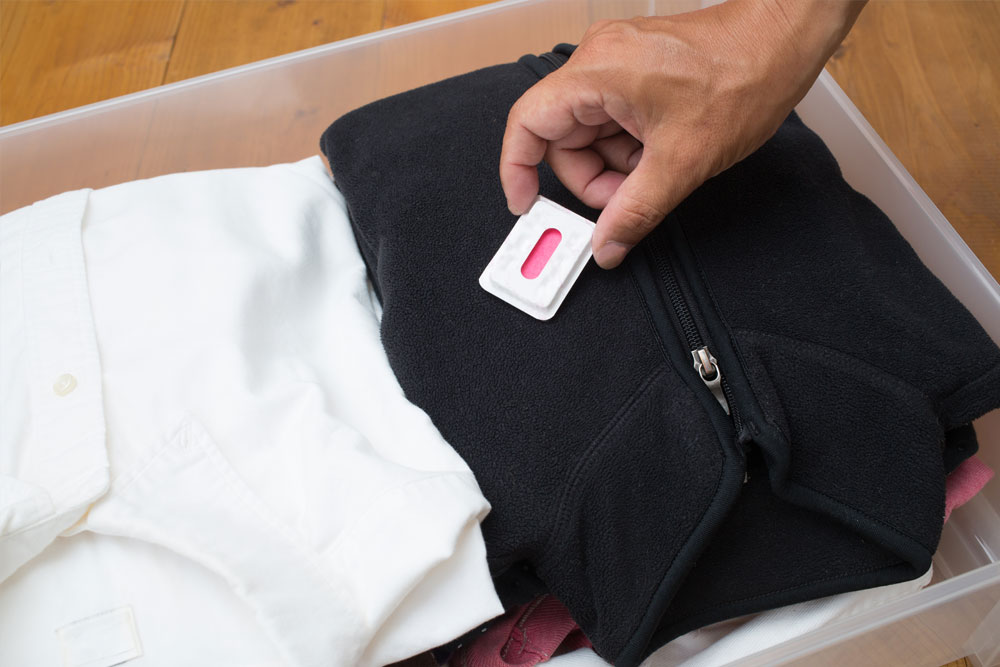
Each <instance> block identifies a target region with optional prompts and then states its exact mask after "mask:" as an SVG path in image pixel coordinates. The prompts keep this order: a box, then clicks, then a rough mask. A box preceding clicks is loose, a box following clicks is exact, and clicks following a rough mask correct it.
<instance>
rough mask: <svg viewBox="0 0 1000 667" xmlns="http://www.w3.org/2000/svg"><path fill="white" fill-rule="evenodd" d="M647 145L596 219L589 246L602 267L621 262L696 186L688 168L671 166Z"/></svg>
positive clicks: (691, 171)
mask: <svg viewBox="0 0 1000 667" xmlns="http://www.w3.org/2000/svg"><path fill="white" fill-rule="evenodd" d="M651 148H652V147H651V146H646V148H645V150H644V151H643V154H642V158H641V159H640V160H639V164H638V165H636V168H635V169H634V170H633V171H632V173H631V174H629V175H628V177H627V178H626V179H625V180H624V181H622V184H621V185H619V186H618V189H617V190H616V191H615V193H614V194H613V195H612V196H611V199H609V200H608V205H607V206H606V207H605V208H604V211H603V212H601V215H600V217H599V218H598V219H597V227H596V228H595V229H594V238H593V240H592V246H593V250H594V260H595V261H596V262H597V264H598V265H599V266H600V267H601V268H604V269H613V268H614V267H616V266H618V265H619V264H621V263H622V261H623V260H624V259H625V255H626V254H628V252H629V250H631V249H632V248H633V246H635V245H636V244H637V243H639V241H641V240H642V239H644V238H645V237H646V235H647V234H649V233H650V232H651V231H653V229H655V228H656V226H657V225H659V224H660V222H661V221H662V220H663V218H665V217H666V216H667V213H669V212H670V211H671V210H673V208H674V207H675V206H677V205H678V204H679V203H680V202H681V201H682V200H683V199H684V197H686V196H687V195H688V194H690V193H691V191H692V190H694V188H695V187H697V185H698V182H697V179H696V178H695V177H693V176H691V174H692V173H693V172H694V170H691V169H683V170H682V169H676V168H671V167H672V165H671V164H670V162H671V161H670V160H669V159H667V158H666V156H665V155H664V154H663V153H661V152H654V151H652V150H651Z"/></svg>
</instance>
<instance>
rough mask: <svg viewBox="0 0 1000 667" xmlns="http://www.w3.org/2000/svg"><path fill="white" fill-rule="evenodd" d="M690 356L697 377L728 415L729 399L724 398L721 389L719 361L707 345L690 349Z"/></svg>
mask: <svg viewBox="0 0 1000 667" xmlns="http://www.w3.org/2000/svg"><path fill="white" fill-rule="evenodd" d="M691 356H692V357H693V358H694V369H695V370H696V371H698V377H700V378H701V381H702V382H704V383H705V386H706V387H708V388H709V390H710V391H711V392H712V396H715V400H717V401H718V402H719V405H721V406H722V409H723V410H725V411H726V414H727V415H728V414H729V401H727V400H726V395H725V394H724V393H723V391H722V371H721V370H719V362H718V361H716V359H715V357H713V356H712V353H711V352H709V351H708V348H707V347H699V348H698V349H697V350H691Z"/></svg>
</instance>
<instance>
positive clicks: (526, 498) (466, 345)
mask: <svg viewBox="0 0 1000 667" xmlns="http://www.w3.org/2000/svg"><path fill="white" fill-rule="evenodd" d="M563 53H564V54H565V53H566V52H565V51H564V52H563ZM557 59H558V55H557V56H552V55H551V54H548V55H547V56H546V57H545V59H539V58H534V57H527V58H524V59H522V61H521V62H519V63H513V64H509V65H501V66H497V67H490V68H487V69H483V70H479V71H476V72H472V73H470V74H466V75H463V76H459V77H455V78H452V79H448V80H445V81H441V82H439V83H435V84H432V85H429V86H425V87H422V88H418V89H416V90H413V91H409V92H406V93H402V94H400V95H396V96H394V97H390V98H387V99H384V100H380V101H377V102H375V103H372V104H370V105H368V106H366V107H363V108H361V109H358V110H356V111H353V112H351V113H349V114H347V115H345V116H343V117H342V118H340V119H339V120H337V121H336V122H335V123H333V125H332V126H331V127H330V128H329V129H328V130H327V131H326V133H325V134H324V136H323V139H322V148H323V151H324V153H325V154H326V156H327V157H328V158H329V160H330V164H331V166H332V171H333V174H334V178H335V180H336V182H337V185H338V187H339V188H340V189H341V191H342V192H343V193H344V195H345V197H346V199H347V203H348V207H349V210H350V214H351V220H352V224H353V226H354V230H355V233H356V236H357V239H358V245H359V247H360V249H361V251H362V254H363V255H364V258H365V260H366V262H367V265H368V268H369V270H370V272H371V276H372V279H373V281H374V283H375V285H376V286H377V289H378V291H379V294H380V297H381V299H382V305H383V308H384V315H383V320H382V340H383V343H384V346H385V349H386V352H387V354H388V356H389V360H390V363H391V364H392V367H393V369H394V371H395V372H396V374H397V376H398V378H399V381H400V383H401V385H402V387H403V388H404V390H405V392H406V395H407V396H408V397H409V399H410V400H412V401H413V402H414V403H416V404H417V405H419V406H421V407H422V408H423V409H424V410H426V411H427V412H428V414H429V415H430V416H431V418H432V419H433V420H434V423H435V424H436V425H437V426H438V428H439V429H440V430H441V432H442V433H443V435H444V437H445V438H446V439H447V440H448V441H449V442H450V443H451V444H452V445H453V446H454V447H455V448H456V450H457V451H458V452H459V453H460V454H461V455H462V456H463V457H464V458H465V460H466V461H467V462H468V463H469V465H470V466H471V468H472V470H473V471H474V472H475V474H476V477H477V479H478V480H479V483H480V485H481V487H482V490H483V492H484V493H485V495H486V497H487V498H488V499H489V500H490V502H491V503H492V505H493V511H492V512H491V514H490V515H489V517H488V518H487V519H486V521H485V522H484V524H483V532H484V535H485V538H486V543H487V550H488V556H489V562H490V566H491V569H492V571H493V573H494V574H495V575H496V576H498V577H500V578H501V579H502V578H503V577H505V576H510V574H511V573H515V572H521V571H524V570H526V569H528V570H532V571H533V572H534V573H535V574H536V575H537V577H538V578H539V579H540V580H541V581H542V582H543V583H544V586H545V587H546V588H548V589H549V590H550V591H551V592H552V593H553V594H555V595H556V596H557V597H558V598H559V599H560V600H562V601H563V602H564V603H565V604H566V605H567V606H568V607H569V609H570V610H571V612H572V614H573V616H574V618H575V619H576V620H577V622H578V623H579V624H580V625H581V626H582V628H583V629H584V631H585V632H586V634H587V636H588V637H589V638H590V639H591V641H592V642H593V644H594V647H595V649H596V650H597V652H598V653H599V654H600V655H601V656H603V657H604V658H606V659H608V660H610V661H612V662H614V663H615V664H618V665H634V664H636V663H638V662H639V661H640V660H641V659H642V658H643V657H645V656H646V655H648V654H649V653H650V652H651V651H653V650H654V649H656V648H657V647H658V646H660V645H662V644H663V643H665V642H666V641H669V640H670V639H672V638H674V637H676V636H678V635H680V634H682V633H684V632H686V631H688V630H690V629H692V628H695V627H699V626H702V625H705V624H708V623H712V622H715V621H718V620H721V619H725V618H730V617H733V616H737V615H741V614H745V613H750V612H754V611H758V610H762V609H767V608H772V607H775V606H779V605H784V604H790V603H794V602H798V601H801V600H806V599H811V598H815V597H819V596H824V595H829V594H834V593H840V592H844V591H849V590H854V589H859V588H864V587H870V586H877V585H883V584H890V583H894V582H898V581H902V580H906V579H911V578H914V577H916V576H918V575H920V574H922V573H923V572H924V571H925V570H926V569H927V568H928V566H929V565H930V561H931V555H932V554H933V553H934V550H935V548H936V546H937V542H938V539H939V535H940V530H941V523H942V518H943V507H944V477H945V474H946V471H947V470H948V469H950V468H951V467H953V466H954V465H957V463H958V462H959V461H961V460H962V459H964V458H965V457H967V456H969V455H971V453H973V451H974V450H975V438H974V434H973V432H972V430H971V426H968V424H969V422H970V421H971V420H972V419H974V418H976V417H978V416H979V415H982V414H983V413H984V412H986V411H988V410H990V409H992V408H994V407H997V406H998V405H1000V351H998V349H997V347H996V345H994V343H993V342H992V341H991V340H990V339H989V337H988V336H987V335H986V334H985V332H984V331H983V330H982V328H981V327H980V326H979V324H978V323H977V322H976V321H975V319H973V317H972V316H971V315H970V314H969V313H968V312H967V311H966V310H965V309H964V308H963V307H962V306H961V305H960V304H959V303H958V302H957V301H956V300H955V299H954V297H952V295H951V294H950V293H949V292H948V290H947V289H946V288H945V287H944V286H943V285H942V284H941V283H940V282H939V281H938V280H937V279H936V278H935V277H934V276H933V275H932V274H931V273H930V272H929V271H928V270H927V269H926V268H925V267H924V266H923V265H922V264H921V262H920V261H919V260H918V259H917V257H916V255H915V254H914V252H913V250H912V249H911V248H910V247H909V245H908V244H907V243H906V242H905V241H904V240H903V238H902V237H901V236H900V235H899V233H898V232H897V231H896V229H895V228H894V227H893V225H892V223H891V222H890V221H889V220H888V219H887V218H886V216H885V215H884V214H882V212H881V211H879V210H878V208H876V207H875V206H874V205H873V204H872V203H871V202H870V201H869V200H868V199H866V198H865V197H864V196H862V195H860V194H858V193H857V192H855V191H854V190H852V189H851V188H850V187H849V186H848V185H847V183H846V182H845V181H844V179H843V178H842V177H841V174H840V171H839V168H838V166H837V163H836V161H835V160H834V158H833V157H832V156H831V154H830V152H829V151H828V150H827V148H826V147H825V146H824V144H823V142H822V141H821V140H820V139H819V138H818V137H817V136H816V135H815V134H814V133H813V132H811V131H810V130H809V129H808V128H806V127H805V126H804V125H803V124H802V122H801V121H800V120H799V119H798V118H797V117H796V116H795V115H792V116H790V117H789V118H788V119H787V120H786V121H785V123H784V124H783V125H782V126H781V128H780V129H779V130H778V132H777V134H776V135H775V136H774V137H773V138H772V139H771V140H770V141H768V142H767V143H766V144H765V145H764V146H763V147H762V148H761V149H760V150H758V151H757V152H756V153H754V154H753V155H751V156H750V157H748V158H747V159H745V160H743V161H742V162H740V163H739V164H737V165H735V166H733V167H732V168H730V169H729V170H727V171H725V172H724V173H722V174H720V175H719V176H717V177H715V178H713V179H711V180H709V181H708V182H707V183H705V184H704V185H703V186H702V187H701V188H699V189H698V190H697V191H696V192H695V193H694V194H692V195H691V196H690V197H688V199H687V200H686V201H685V202H684V203H683V204H681V206H679V207H678V208H677V209H676V210H675V211H674V212H673V213H671V214H670V215H669V216H668V217H667V219H666V220H665V221H664V223H663V224H661V225H660V227H659V228H658V230H657V231H656V232H655V233H654V234H653V235H652V236H651V237H650V238H649V239H647V241H645V242H643V243H642V244H640V246H639V247H637V248H636V249H635V250H634V251H633V252H632V253H631V254H630V257H629V259H628V261H627V262H626V263H625V264H624V265H623V266H622V267H620V268H618V269H615V270H612V271H603V270H600V269H598V268H597V267H596V266H595V265H593V264H591V265H590V266H589V267H588V268H587V269H586V270H585V271H584V273H583V274H582V276H581V277H580V279H579V280H578V282H577V284H576V285H575V287H574V288H573V290H572V291H571V293H570V294H569V296H568V298H567V299H566V301H565V302H564V303H563V305H562V307H561V309H560V311H559V312H558V313H557V314H556V316H555V317H554V318H553V319H552V320H550V321H547V322H540V321H538V320H535V319H533V318H531V317H530V316H528V315H526V314H524V313H522V312H520V311H518V310H516V309H514V308H512V307H511V306H509V305H507V304H506V303H503V302H502V301H500V300H499V299H497V298H495V297H493V296H491V295H490V294H488V293H486V292H485V291H483V290H482V289H481V288H480V287H479V285H478V282H477V279H478V277H479V274H480V273H481V272H482V271H483V269H484V267H485V266H486V264H487V263H488V262H489V260H490V258H491V257H492V255H493V254H494V253H495V252H496V250H497V248H499V246H500V244H501V242H502V241H503V239H504V238H505V237H506V235H507V233H508V231H509V230H510V228H511V226H512V225H513V223H514V221H515V218H514V216H512V215H511V214H510V213H508V211H507V209H506V205H505V199H504V195H503V192H502V190H501V188H500V182H499V179H498V176H497V164H498V157H499V154H500V145H501V140H502V137H503V133H504V125H505V121H506V117H507V112H508V110H509V109H510V107H511V105H512V104H513V103H514V101H515V100H517V98H518V97H519V96H520V95H521V94H522V93H523V92H524V91H525V90H526V89H527V88H528V87H530V86H531V85H532V84H533V83H535V82H536V81H537V80H538V77H539V76H540V75H544V73H545V72H546V71H549V70H550V69H551V66H554V64H557ZM562 59H563V60H564V59H565V58H564V57H563V58H562ZM540 181H541V193H542V194H543V195H545V196H547V197H549V198H551V199H553V200H555V201H557V202H559V203H561V204H563V205H564V206H567V207H569V208H571V209H573V210H575V211H577V212H578V213H580V214H581V215H584V216H586V217H589V218H590V219H592V220H593V219H596V216H597V213H598V212H597V211H594V210H590V209H588V208H587V207H585V206H583V205H582V204H581V203H580V202H579V201H577V200H576V199H575V198H574V197H573V196H572V195H571V194H570V193H569V192H568V191H566V190H565V189H564V188H563V187H562V185H561V184H560V183H559V182H558V181H557V180H556V178H555V177H554V175H553V174H552V172H551V171H550V170H549V169H548V168H547V167H545V166H544V165H543V167H542V169H541V175H540ZM698 347H707V348H709V350H710V351H711V353H712V355H714V357H715V358H716V359H717V360H718V367H719V369H720V370H721V372H722V376H723V378H724V385H723V388H724V390H725V396H726V398H727V401H728V403H729V405H730V408H731V414H726V413H725V412H724V410H723V409H722V407H721V405H720V404H719V402H718V401H717V400H716V399H715V397H713V395H712V393H711V391H709V389H708V388H707V387H706V385H705V384H704V383H703V382H702V380H701V379H700V378H699V375H698V372H697V371H696V370H695V368H694V366H693V361H692V356H691V350H692V349H695V348H698Z"/></svg>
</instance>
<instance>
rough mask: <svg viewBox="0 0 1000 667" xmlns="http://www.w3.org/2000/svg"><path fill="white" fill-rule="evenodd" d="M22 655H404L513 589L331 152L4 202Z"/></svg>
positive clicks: (11, 595)
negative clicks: (383, 305)
mask: <svg viewBox="0 0 1000 667" xmlns="http://www.w3.org/2000/svg"><path fill="white" fill-rule="evenodd" d="M0 405H2V428H0V582H2V583H0V664H2V665H29V664H30V665H35V664H38V665H41V664H53V665H55V664H65V665H87V667H104V666H105V665H114V664H119V663H120V662H123V661H127V660H135V664H137V665H139V664H141V665H177V664H184V665H201V664H204V665H223V664H240V665H250V664H254V665H277V664H283V665H284V664H288V665H324V666H326V665H379V664H386V663H388V662H393V661H396V660H400V659H403V658H406V657H408V656H411V655H414V654H416V653H419V652H421V651H424V650H427V649H429V648H431V647H433V646H436V645H438V644H441V643H444V642H446V641H448V640H450V639H452V638H454V637H456V636H458V635H461V634H462V633H463V632H465V631H466V630H469V629H471V628H472V627H474V626H476V625H477V624H479V623H481V622H483V621H485V620H487V619H489V618H491V617H493V616H495V615H497V614H499V613H501V612H502V608H501V606H500V603H499V601H498V600H497V598H496V595H495V593H494V591H493V586H492V583H491V580H490V577H489V573H488V570H487V567H486V560H485V549H484V545H483V541H482V537H481V534H480V530H479V521H480V520H482V518H483V517H484V516H485V515H486V513H487V512H488V510H489V505H488V504H487V502H486V500H485V499H484V498H483V496H482V494H481V493H480V491H479V487H478V486H477V484H476V481H475V479H474V478H473V476H472V473H471V472H470V470H469V468H468V467H467V466H466V465H465V463H464V462H463V461H462V459H461V458H460V457H459V456H458V455H457V454H456V453H455V452H454V450H452V449H451V447H450V446H449V445H448V444H447V443H446V442H445V441H444V440H443V439H442V438H441V436H440V434H439V433H438V431H437V430H436V429H435V427H434V426H433V424H431V422H430V420H429V419H428V417H427V416H426V415H425V414H424V413H423V412H422V411H421V410H419V409H417V408H416V407H415V406H413V405H412V404H410V403H409V402H408V401H407V400H406V398H405V397H404V396H403V393H402V391H401V389H400V388H399V386H398V384H397V383H396V380H395V378H394V376H393V374H392V371H391V369H390V368H389V365H388V362H387V360H386V358H385V354H384V352H383V350H382V347H381V344H380V342H379V334H378V321H377V304H376V302H375V300H374V298H373V296H372V293H371V291H370V287H369V285H368V282H367V278H366V273H365V267H364V264H363V262H362V260H361V257H360V255H359V254H358V251H357V248H356V245H355V241H354V238H353V235H352V233H351V230H350V225H349V222H348V219H347V212H346V209H345V205H344V202H343V200H342V198H341V197H340V195H339V193H338V192H337V190H336V188H334V187H333V185H332V182H331V181H330V178H329V176H328V175H327V173H326V170H325V168H324V166H323V164H322V162H321V161H320V159H319V158H311V159H309V160H305V161H302V162H299V163H296V164H291V165H277V166H273V167H266V168H254V169H231V170H219V171H210V172H199V173H189V174H175V175H171V176H163V177H159V178H154V179H150V180H146V181H136V182H131V183H125V184H122V185H118V186H114V187H110V188H105V189H103V190H97V191H87V190H82V191H77V192H70V193H65V194H63V195H59V196H57V197H53V198H51V199H49V200H46V201H44V202H39V203H37V204H35V205H33V206H30V207H26V208H24V209H20V210H18V211H15V212H13V213H10V214H8V215H6V216H3V217H2V218H0Z"/></svg>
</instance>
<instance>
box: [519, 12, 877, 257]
mask: <svg viewBox="0 0 1000 667" xmlns="http://www.w3.org/2000/svg"><path fill="white" fill-rule="evenodd" d="M863 6H864V2H845V1H843V0H746V1H740V0H730V2H726V3H724V4H721V5H715V6H712V7H709V8H707V9H703V10H700V11H696V12H691V13H687V14H678V15H675V16H663V17H649V18H636V19H631V20H628V21H601V22H598V23H595V24H594V25H592V26H591V27H590V29H589V30H588V31H587V33H586V34H585V35H584V36H583V39H582V41H581V42H580V45H579V47H577V50H576V52H575V53H574V54H573V56H572V57H571V58H570V59H569V61H568V62H567V63H566V64H565V65H563V66H562V67H561V68H559V69H558V70H556V71H555V72H553V73H552V74H550V75H548V76H547V77H545V78H544V79H542V80H541V81H539V82H538V83H537V84H536V85H534V86H533V87H532V88H531V89H529V90H528V91H527V92H526V93H525V94H524V95H523V96H522V97H521V99H519V100H518V101H517V103H516V104H515V105H514V106H513V108H511V111H510V115H509V116H508V118H507V130H506V134H505V135H504V141H503V152H502V154H501V156H500V180H501V183H502V184H503V189H504V192H505V193H506V196H507V204H508V208H510V210H511V212H512V213H514V214H515V215H520V214H522V213H524V212H525V211H526V210H527V209H528V208H529V207H530V206H531V202H532V201H533V200H534V197H535V195H536V194H537V193H538V172H537V165H538V163H539V162H540V161H541V160H542V159H544V160H545V161H546V162H548V163H549V165H550V166H551V167H552V169H553V171H555V173H556V176H558V177H559V180H561V181H562V182H563V184H564V185H565V186H566V187H567V188H568V189H569V190H570V191H571V192H572V193H573V194H575V195H576V196H577V197H578V198H579V199H580V200H581V201H582V202H583V203H585V204H587V205H588V206H591V207H593V208H603V209H604V210H603V212H602V213H601V215H600V217H599V218H598V221H597V227H596V229H595V230H594V237H593V249H594V258H595V259H596V261H597V263H598V264H599V265H601V266H602V267H604V268H613V267H615V266H618V265H619V264H620V263H621V262H622V260H623V259H624V258H625V255H626V253H628V251H629V250H630V249H631V248H632V247H633V246H634V245H635V244H636V243H638V242H639V241H640V240H642V238H643V237H645V236H646V234H648V233H649V232H650V231H652V229H653V228H654V227H656V225H658V224H659V223H660V221H662V220H663V218H664V217H665V216H666V215H667V213H669V212H670V211H671V210H672V209H673V208H674V207H675V206H677V205H678V204H679V203H680V202H681V201H682V200H683V199H684V198H685V197H686V196H687V195H688V194H690V193H691V192H692V191H693V190H694V189H695V188H697V187H698V186H699V185H701V184H702V183H703V182H704V181H705V180H706V179H708V178H711V177H712V176H714V175H716V174H718V173H719V172H721V171H723V170H724V169H727V168H728V167H730V166H731V165H733V164H735V163H736V162H739V161H740V160H742V159H743V158H745V157H746V156H748V155H749V154H750V153H752V152H753V151H755V150H756V149H757V148H759V147H760V145H761V144H763V143H764V142H765V141H766V140H767V139H768V138H770V137H771V135H773V134H774V132H775V131H776V130H777V129H778V127H779V126H780V125H781V122H782V121H783V120H784V119H785V117H786V116H787V115H788V113H789V112H790V111H791V110H792V108H793V107H794V106H795V105H796V104H797V103H798V101H799V100H800V99H802V97H803V96H804V95H805V93H806V92H807V91H808V90H809V87H810V86H811V85H812V83H813V81H815V80H816V77H817V76H819V73H820V71H821V70H822V68H823V65H824V64H825V63H826V60H827V59H828V58H829V57H830V55H831V54H832V53H833V51H834V50H835V49H836V48H837V45H838V44H840V42H841V41H842V40H843V38H844V37H845V36H846V34H847V32H848V30H850V27H851V26H852V25H853V24H854V20H855V19H856V18H857V16H858V14H859V13H860V11H861V8H862V7H863Z"/></svg>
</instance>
